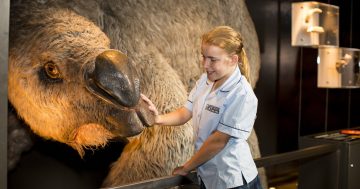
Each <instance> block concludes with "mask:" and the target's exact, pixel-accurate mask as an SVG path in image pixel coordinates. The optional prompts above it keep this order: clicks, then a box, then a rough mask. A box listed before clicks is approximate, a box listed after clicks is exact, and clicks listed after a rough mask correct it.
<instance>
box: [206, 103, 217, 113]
mask: <svg viewBox="0 0 360 189" xmlns="http://www.w3.org/2000/svg"><path fill="white" fill-rule="evenodd" d="M205 110H207V111H209V112H212V113H215V114H219V112H220V108H219V107H216V106H213V105H210V104H206V107H205Z"/></svg>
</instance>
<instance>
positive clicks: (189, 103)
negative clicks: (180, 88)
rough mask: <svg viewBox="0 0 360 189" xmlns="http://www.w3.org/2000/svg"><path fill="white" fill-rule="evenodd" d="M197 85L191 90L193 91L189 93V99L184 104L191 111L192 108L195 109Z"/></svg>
mask: <svg viewBox="0 0 360 189" xmlns="http://www.w3.org/2000/svg"><path fill="white" fill-rule="evenodd" d="M196 88H197V87H196V86H195V87H194V88H193V89H192V90H191V92H190V94H189V96H188V99H187V101H186V102H185V105H184V107H185V108H186V109H188V110H189V111H191V112H192V109H193V103H194V93H195V91H196Z"/></svg>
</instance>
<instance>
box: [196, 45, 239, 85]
mask: <svg viewBox="0 0 360 189" xmlns="http://www.w3.org/2000/svg"><path fill="white" fill-rule="evenodd" d="M201 54H202V57H203V59H202V64H203V67H204V69H205V72H206V74H207V78H208V79H209V80H210V81H213V82H218V86H219V84H220V85H221V84H222V83H224V82H225V81H226V79H227V78H229V77H230V75H231V74H232V73H233V71H234V70H235V67H236V65H237V61H238V57H237V55H229V54H228V53H227V52H226V51H225V50H224V49H222V48H220V47H218V46H215V45H208V44H206V43H203V44H202V45H201ZM234 56H235V57H234Z"/></svg>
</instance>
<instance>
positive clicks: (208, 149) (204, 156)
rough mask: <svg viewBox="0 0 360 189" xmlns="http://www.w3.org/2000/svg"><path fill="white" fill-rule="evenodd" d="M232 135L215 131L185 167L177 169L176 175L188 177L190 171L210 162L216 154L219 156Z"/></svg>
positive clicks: (174, 172)
mask: <svg viewBox="0 0 360 189" xmlns="http://www.w3.org/2000/svg"><path fill="white" fill-rule="evenodd" d="M229 139H230V135H228V134H225V133H222V132H220V131H215V132H214V133H212V134H211V135H210V136H209V137H208V138H207V139H206V140H205V142H204V144H203V145H202V146H201V148H200V150H199V151H198V152H196V153H195V155H194V156H193V157H192V158H191V159H190V160H189V161H187V162H186V163H185V164H184V165H183V166H181V167H177V168H176V169H175V170H174V171H173V174H174V175H187V174H188V173H189V172H190V171H192V170H194V169H195V168H197V167H198V166H200V165H201V164H203V163H205V162H207V161H209V160H210V159H211V158H213V157H214V156H215V155H216V154H218V153H219V152H220V151H221V150H222V149H223V148H224V147H225V146H226V144H227V143H228V141H229Z"/></svg>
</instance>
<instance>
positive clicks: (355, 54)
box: [291, 1, 360, 88]
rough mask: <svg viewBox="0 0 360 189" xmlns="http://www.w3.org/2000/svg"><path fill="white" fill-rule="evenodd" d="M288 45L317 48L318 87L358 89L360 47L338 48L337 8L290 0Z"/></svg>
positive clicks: (359, 82)
mask: <svg viewBox="0 0 360 189" xmlns="http://www.w3.org/2000/svg"><path fill="white" fill-rule="evenodd" d="M291 8H292V9H291V13H292V15H291V45H292V46H301V47H315V48H318V59H317V63H318V72H317V86H318V87H319V88H360V71H359V70H360V60H359V57H360V49H354V48H342V47H339V7H338V6H334V5H329V4H325V3H319V2H315V1H308V2H296V3H292V7H291Z"/></svg>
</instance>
